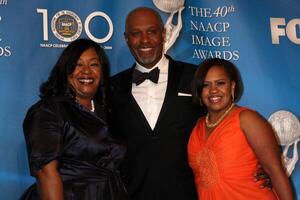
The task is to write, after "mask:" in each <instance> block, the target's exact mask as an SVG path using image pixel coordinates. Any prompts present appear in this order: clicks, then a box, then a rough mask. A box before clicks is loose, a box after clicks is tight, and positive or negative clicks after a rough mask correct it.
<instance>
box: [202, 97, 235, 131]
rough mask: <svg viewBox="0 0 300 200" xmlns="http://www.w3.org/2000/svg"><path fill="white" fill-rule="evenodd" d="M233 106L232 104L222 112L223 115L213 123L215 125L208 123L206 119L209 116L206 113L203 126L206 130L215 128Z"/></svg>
mask: <svg viewBox="0 0 300 200" xmlns="http://www.w3.org/2000/svg"><path fill="white" fill-rule="evenodd" d="M234 105H235V104H234V103H232V104H231V106H230V107H229V108H228V109H227V110H226V111H225V112H224V114H223V115H222V116H221V117H220V118H219V119H218V120H217V121H216V122H215V123H209V121H208V118H209V114H208V113H207V115H206V117H205V124H206V126H207V127H208V128H213V127H215V126H217V125H218V124H219V123H220V122H221V121H222V120H223V119H224V118H225V117H226V115H227V114H228V113H229V111H230V110H231V109H232V108H233V106H234Z"/></svg>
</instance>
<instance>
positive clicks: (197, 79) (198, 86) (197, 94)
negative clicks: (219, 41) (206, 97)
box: [192, 58, 244, 104]
mask: <svg viewBox="0 0 300 200" xmlns="http://www.w3.org/2000/svg"><path fill="white" fill-rule="evenodd" d="M213 66H219V67H221V68H223V69H224V71H225V73H226V74H227V75H228V77H229V79H230V81H234V82H235V90H234V102H237V101H238V100H239V99H240V98H241V97H242V95H243V90H244V86H243V81H242V78H241V75H240V71H239V70H238V68H237V67H236V66H235V65H234V64H233V63H231V62H230V61H227V60H224V59H220V58H211V59H207V60H204V61H203V62H202V63H200V65H199V67H198V69H197V70H196V72H195V75H194V79H193V82H192V94H193V100H194V102H195V103H197V104H199V103H200V101H199V100H200V99H201V93H202V89H203V82H204V79H205V77H206V75H207V72H208V71H209V70H210V69H211V68H212V67H213Z"/></svg>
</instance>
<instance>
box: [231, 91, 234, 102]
mask: <svg viewBox="0 0 300 200" xmlns="http://www.w3.org/2000/svg"><path fill="white" fill-rule="evenodd" d="M231 98H232V102H234V92H232V93H231Z"/></svg>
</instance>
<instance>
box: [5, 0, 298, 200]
mask: <svg viewBox="0 0 300 200" xmlns="http://www.w3.org/2000/svg"><path fill="white" fill-rule="evenodd" d="M139 6H147V7H151V8H154V9H156V10H157V11H158V12H159V13H160V14H161V16H162V18H163V20H164V23H165V27H166V29H167V33H168V34H167V36H168V41H167V44H166V46H167V51H166V53H167V54H169V55H171V56H172V57H174V58H175V59H177V60H182V61H185V62H190V63H194V64H199V63H200V62H201V61H203V60H204V59H206V58H212V57H219V58H224V59H227V60H230V61H232V62H234V63H235V64H236V65H237V66H238V68H239V69H240V71H241V74H242V76H243V81H244V85H245V92H244V96H243V97H242V100H241V101H240V102H239V104H240V105H243V106H249V107H251V108H253V109H255V110H257V111H259V112H260V113H261V114H262V115H263V116H264V117H265V118H267V119H268V120H269V121H270V123H272V125H273V126H274V129H275V130H276V133H277V134H278V137H279V139H280V142H281V144H282V147H283V148H284V149H285V151H284V152H285V153H284V155H283V156H284V160H285V164H286V166H287V169H288V171H289V174H290V177H291V180H292V182H293V184H294V187H295V189H296V192H297V197H298V199H300V164H299V162H297V160H298V151H297V147H298V145H297V143H298V141H299V138H300V124H299V117H300V105H299V103H300V83H299V78H300V64H299V57H300V9H299V7H300V1H299V0H261V1H235V0H227V1H222V0H210V1H208V0H153V1H152V0H138V1H137V0H136V1H133V0H114V1H106V0H39V1H16V0H0V110H1V112H0V159H1V161H0V198H1V199H6V200H14V199H18V197H19V196H20V195H21V194H22V192H23V191H24V190H25V189H26V188H27V187H28V186H29V185H30V184H31V183H33V182H34V181H35V180H34V178H32V177H30V175H29V169H28V162H27V155H26V147H25V141H24V136H23V131H22V122H23V119H24V116H25V114H26V111H27V109H28V108H29V106H30V105H32V104H33V103H35V102H36V101H37V100H38V99H39V98H38V94H39V93H38V88H39V85H40V84H41V83H42V82H43V81H45V80H46V79H47V77H48V74H49V71H50V70H51V68H52V67H53V65H54V64H55V62H56V60H57V58H58V56H59V54H60V53H61V51H62V50H63V48H65V47H66V46H67V45H68V44H69V43H70V42H71V41H73V40H75V39H77V38H90V39H92V40H94V41H96V42H97V43H99V44H100V45H101V46H102V47H103V48H104V49H105V51H106V53H107V55H108V57H109V59H110V62H111V73H112V74H115V73H118V72H120V71H122V70H124V69H126V68H128V67H130V66H131V65H132V63H133V62H134V60H133V57H132V56H131V54H130V52H129V50H128V48H127V46H126V43H125V41H124V38H123V32H124V21H125V18H126V15H127V13H128V12H129V11H130V10H132V9H133V8H136V7H139Z"/></svg>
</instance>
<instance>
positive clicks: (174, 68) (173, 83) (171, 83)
mask: <svg viewBox="0 0 300 200" xmlns="http://www.w3.org/2000/svg"><path fill="white" fill-rule="evenodd" d="M168 59H169V69H168V84H167V90H166V95H165V99H164V102H163V105H162V108H161V110H160V113H159V116H158V119H157V122H156V125H155V127H154V131H155V130H156V129H157V128H158V127H159V126H160V123H161V121H162V119H163V117H164V116H165V115H166V113H167V112H166V111H167V110H168V107H169V106H170V104H172V102H174V101H172V100H174V99H175V98H176V96H177V90H178V85H179V83H180V77H181V74H182V69H183V68H182V67H181V66H179V65H178V64H177V63H176V62H175V61H174V60H173V59H172V58H170V57H168Z"/></svg>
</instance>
